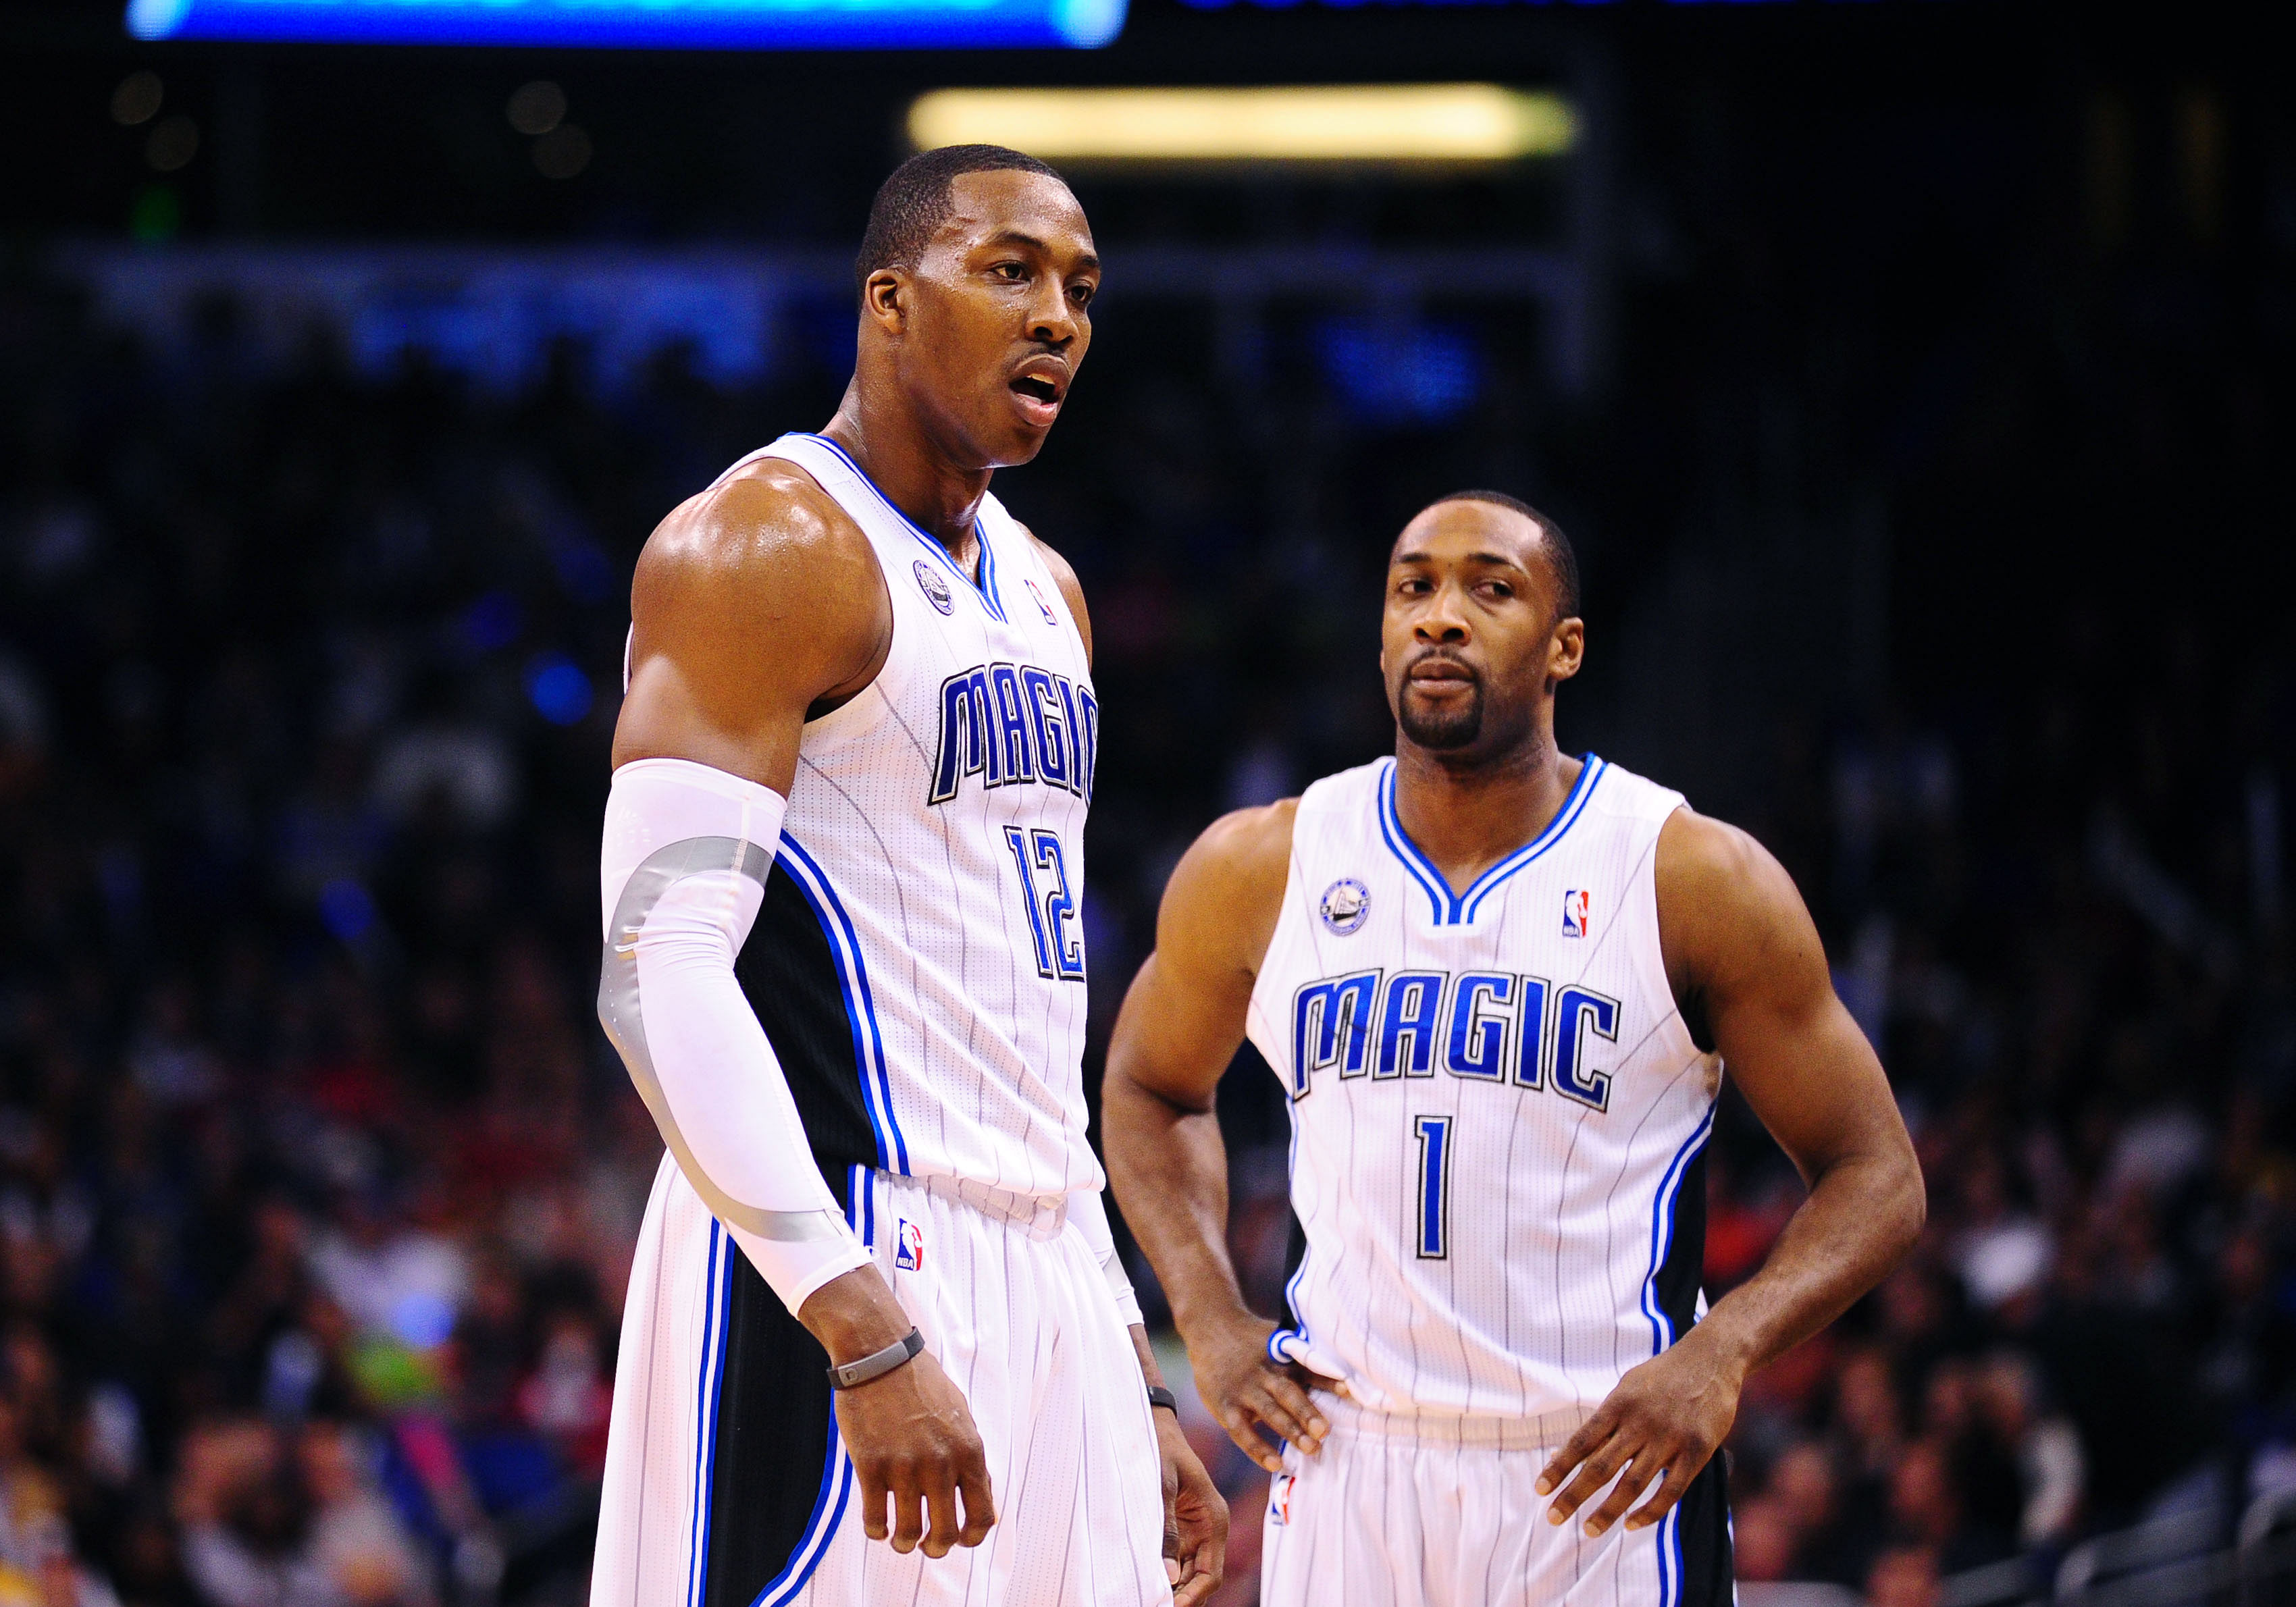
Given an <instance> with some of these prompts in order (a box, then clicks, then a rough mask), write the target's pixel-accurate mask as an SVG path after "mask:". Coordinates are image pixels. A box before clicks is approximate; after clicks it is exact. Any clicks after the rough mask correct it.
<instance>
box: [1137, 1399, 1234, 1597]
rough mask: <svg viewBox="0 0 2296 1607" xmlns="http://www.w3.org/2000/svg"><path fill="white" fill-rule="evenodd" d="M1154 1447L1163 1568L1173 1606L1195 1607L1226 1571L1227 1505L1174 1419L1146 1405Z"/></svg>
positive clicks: (1178, 1422)
mask: <svg viewBox="0 0 2296 1607" xmlns="http://www.w3.org/2000/svg"><path fill="white" fill-rule="evenodd" d="M1149 1416H1151V1417H1152V1418H1154V1419H1155V1420H1156V1448H1157V1449H1158V1450H1159V1451H1160V1452H1162V1453H1163V1461H1164V1564H1165V1569H1166V1571H1168V1572H1169V1573H1170V1574H1171V1576H1172V1603H1173V1607H1198V1603H1201V1602H1203V1601H1205V1600H1206V1599H1208V1598H1209V1597H1210V1595H1211V1593H1212V1592H1213V1591H1215V1590H1218V1588H1219V1584H1220V1576H1221V1575H1222V1574H1223V1573H1224V1572H1226V1568H1227V1501H1226V1498H1225V1497H1224V1496H1221V1495H1220V1493H1219V1488H1218V1486H1217V1485H1215V1484H1213V1483H1212V1476H1211V1475H1210V1473H1208V1472H1205V1471H1204V1464H1203V1462H1202V1459H1201V1458H1200V1457H1199V1456H1197V1455H1196V1452H1195V1447H1193V1446H1191V1445H1190V1444H1189V1443H1188V1437H1187V1435H1186V1434H1185V1433H1184V1432H1183V1431H1181V1428H1180V1420H1179V1418H1177V1416H1175V1415H1174V1414H1171V1413H1170V1412H1168V1411H1165V1410H1164V1409H1163V1408H1161V1407H1152V1408H1151V1409H1150V1411H1149Z"/></svg>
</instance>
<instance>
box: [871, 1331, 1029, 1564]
mask: <svg viewBox="0 0 2296 1607" xmlns="http://www.w3.org/2000/svg"><path fill="white" fill-rule="evenodd" d="M837 1431H838V1432H839V1433H840V1434H841V1435H842V1436H844V1439H845V1454H846V1455H847V1456H849V1457H850V1458H851V1459H852V1463H853V1476H854V1479H855V1480H856V1481H857V1483H858V1484H859V1485H860V1487H861V1528H862V1530H863V1532H865V1534H867V1535H868V1537H870V1538H871V1539H872V1540H882V1539H885V1538H887V1537H890V1538H891V1540H892V1542H893V1549H894V1550H895V1551H898V1552H902V1553H907V1552H912V1551H914V1550H916V1549H917V1548H918V1546H920V1545H922V1546H923V1547H924V1554H925V1555H927V1556H929V1557H945V1556H947V1554H948V1552H949V1548H950V1547H951V1546H978V1545H980V1543H981V1541H983V1540H985V1539H987V1538H988V1530H989V1527H990V1526H991V1525H992V1524H994V1523H995V1522H996V1501H995V1499H994V1498H993V1496H991V1495H990V1493H989V1488H988V1457H987V1455H986V1454H985V1453H984V1452H983V1451H982V1449H981V1447H980V1431H979V1430H978V1429H976V1428H974V1427H973V1426H972V1409H971V1408H970V1407H968V1406H966V1405H965V1404H964V1394H963V1392H962V1391H960V1390H958V1389H957V1387H956V1385H955V1383H954V1382H951V1380H950V1378H949V1376H948V1374H947V1373H944V1372H942V1371H941V1365H940V1364H939V1362H937V1361H935V1360H934V1359H933V1357H932V1353H931V1351H926V1352H923V1353H922V1354H921V1355H919V1356H918V1357H917V1358H916V1359H915V1360H914V1361H912V1362H910V1363H909V1364H908V1365H906V1366H900V1367H896V1368H894V1369H893V1370H892V1371H891V1372H890V1373H886V1374H884V1375H883V1376H882V1377H880V1378H873V1379H871V1380H870V1381H869V1382H867V1383H865V1384H859V1385H856V1386H855V1387H854V1388H852V1389H850V1390H839V1391H837ZM960 1492H961V1493H962V1494H963V1496H964V1518H963V1521H959V1520H958V1516H957V1496H958V1495H959V1493H960ZM886 1496H891V1497H892V1498H893V1512H892V1521H891V1522H890V1524H889V1523H888V1522H887V1521H886V1517H885V1497H886Z"/></svg>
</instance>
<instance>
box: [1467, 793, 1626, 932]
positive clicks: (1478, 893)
mask: <svg viewBox="0 0 2296 1607" xmlns="http://www.w3.org/2000/svg"><path fill="white" fill-rule="evenodd" d="M1609 768H1610V766H1608V765H1606V764H1604V763H1603V761H1602V760H1601V759H1599V758H1595V756H1594V755H1593V754H1591V753H1589V754H1587V755H1585V756H1584V757H1583V758H1581V760H1580V763H1579V779H1578V780H1577V781H1576V782H1574V783H1571V787H1570V796H1569V797H1568V798H1565V799H1563V800H1562V808H1559V809H1557V810H1555V811H1554V819H1553V820H1551V821H1549V822H1547V824H1546V830H1545V831H1544V832H1540V833H1539V834H1538V836H1537V837H1535V838H1533V839H1532V840H1530V841H1529V842H1528V843H1526V844H1524V845H1523V846H1522V847H1521V848H1519V849H1516V850H1515V851H1514V852H1513V853H1512V854H1510V855H1508V856H1507V857H1505V859H1502V860H1500V861H1499V862H1498V863H1497V865H1493V866H1491V868H1490V869H1489V870H1487V871H1485V872H1484V873H1482V874H1481V875H1480V876H1478V877H1476V878H1475V883H1474V885H1473V886H1472V887H1471V888H1469V889H1468V890H1466V891H1465V892H1464V893H1462V894H1461V895H1460V896H1459V902H1458V904H1457V905H1456V906H1454V907H1455V908H1456V909H1458V910H1460V911H1463V912H1464V913H1463V914H1460V915H1459V916H1458V919H1459V920H1460V921H1463V922H1472V920H1474V918H1475V912H1476V911H1477V910H1478V909H1480V907H1481V906H1482V902H1483V900H1484V899H1485V898H1488V897H1489V896H1490V893H1491V891H1492V890H1493V889H1495V888H1497V886H1498V885H1499V883H1500V882H1502V881H1505V880H1506V879H1507V878H1508V877H1510V876H1512V875H1513V874H1514V873H1516V872H1517V871H1519V870H1521V869H1522V867H1523V866H1525V865H1529V863H1530V862H1531V861H1532V860H1534V859H1537V858H1539V857H1541V856H1543V855H1544V854H1545V853H1546V850H1547V849H1551V848H1553V847H1554V845H1555V844H1556V843H1558V842H1560V841H1562V836H1563V833H1564V832H1568V831H1570V828H1571V827H1572V826H1574V825H1576V824H1578V823H1579V816H1581V815H1583V814H1585V813H1586V812H1587V800H1588V799H1591V798H1593V797H1594V796H1595V784H1596V783H1599V782H1600V781H1601V780H1602V779H1603V772H1604V771H1605V770H1608V769H1609Z"/></svg>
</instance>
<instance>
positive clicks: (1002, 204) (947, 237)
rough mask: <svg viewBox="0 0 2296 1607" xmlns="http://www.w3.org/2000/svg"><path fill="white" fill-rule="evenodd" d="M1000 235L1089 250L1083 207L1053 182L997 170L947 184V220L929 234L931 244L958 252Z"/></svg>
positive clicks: (1026, 173)
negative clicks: (992, 235) (1012, 234)
mask: <svg viewBox="0 0 2296 1607" xmlns="http://www.w3.org/2000/svg"><path fill="white" fill-rule="evenodd" d="M1006 230H1011V231H1013V232H1014V233H1016V234H1026V235H1029V236H1030V237H1032V238H1034V239H1037V240H1041V241H1043V242H1045V243H1046V245H1049V246H1053V247H1054V248H1055V249H1059V248H1061V247H1063V246H1065V247H1067V248H1069V249H1070V250H1082V251H1089V250H1092V249H1093V245H1092V226H1091V225H1089V224H1087V222H1086V221H1085V217H1084V208H1083V207H1081V206H1079V205H1078V203H1077V198H1076V197H1075V196H1074V195H1072V194H1070V192H1069V187H1068V186H1067V185H1066V184H1062V182H1061V181H1060V180H1059V179H1057V178H1052V177H1049V176H1046V175H1045V174H1042V173H1031V172H1029V171H1028V169H1026V168H993V169H991V170H989V171H988V172H984V173H960V174H958V175H957V176H955V178H953V179H951V180H949V184H948V217H947V218H946V219H944V220H943V221H942V223H941V225H940V227H939V229H937V230H935V231H934V232H933V238H934V240H935V241H936V242H942V243H947V244H949V245H952V246H955V247H956V248H957V249H959V250H962V249H963V248H964V247H965V246H966V245H969V244H971V243H972V242H973V241H976V240H980V239H984V238H986V237H988V235H991V234H1001V233H1004V232H1005V231H1006Z"/></svg>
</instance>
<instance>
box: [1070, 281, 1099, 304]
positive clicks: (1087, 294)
mask: <svg viewBox="0 0 2296 1607" xmlns="http://www.w3.org/2000/svg"><path fill="white" fill-rule="evenodd" d="M1069 294H1070V295H1071V296H1073V297H1075V298H1076V304H1077V305H1078V307H1090V306H1091V305H1092V299H1093V298H1094V297H1095V296H1097V295H1098V294H1100V287H1099V286H1098V285H1096V284H1072V285H1070V287H1069Z"/></svg>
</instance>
